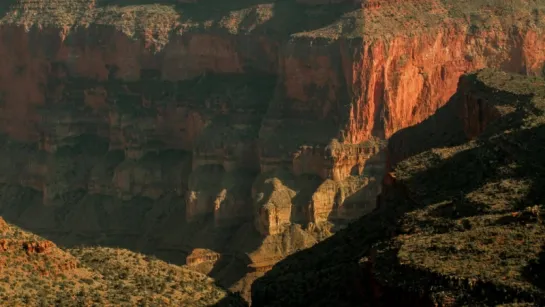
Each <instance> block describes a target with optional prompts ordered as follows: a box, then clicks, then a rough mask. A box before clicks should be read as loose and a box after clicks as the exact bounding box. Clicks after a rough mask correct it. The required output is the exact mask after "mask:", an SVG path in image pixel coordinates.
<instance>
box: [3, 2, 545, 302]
mask: <svg viewBox="0 0 545 307" xmlns="http://www.w3.org/2000/svg"><path fill="white" fill-rule="evenodd" d="M232 2H233V3H219V2H217V1H206V0H201V1H148V2H146V3H136V4H127V2H125V1H121V0H118V1H98V0H96V1H95V0H77V1H62V0H51V1H41V0H33V1H31V0H12V1H7V2H5V4H4V3H3V4H1V5H0V14H2V15H1V19H0V40H1V41H2V44H0V134H1V142H2V145H1V146H0V182H1V184H0V213H1V215H2V216H3V217H4V218H5V219H6V220H7V221H8V222H10V223H13V224H16V225H18V226H20V227H23V228H25V229H28V230H30V231H32V232H34V233H37V234H40V235H41V236H44V237H46V238H47V239H49V240H51V241H53V242H55V243H57V244H61V245H65V246H74V245H102V246H113V247H117V246H121V247H124V248H127V249H130V250H135V251H140V252H143V253H148V254H153V255H157V256H158V257H160V258H162V259H165V260H168V261H171V262H173V263H181V264H183V263H184V262H185V259H186V258H188V256H194V257H189V259H192V260H191V261H192V262H191V263H198V266H199V268H200V270H201V271H202V272H203V273H207V274H209V275H211V276H213V277H214V278H215V279H217V280H218V281H219V282H220V283H221V284H222V285H224V286H225V287H228V288H230V289H231V290H233V291H242V292H243V294H244V296H246V297H247V298H248V296H249V291H250V285H251V281H252V280H253V279H255V278H257V277H260V276H262V275H263V274H264V273H265V272H267V271H268V270H269V269H270V268H272V267H273V265H274V264H275V263H276V262H278V261H279V260H281V259H283V258H284V257H286V256H288V255H290V254H292V253H294V252H296V251H298V250H301V249H305V248H309V247H311V246H313V245H315V244H316V243H318V242H320V241H322V240H324V239H325V238H327V237H330V236H331V234H332V233H335V232H337V231H338V230H339V229H342V228H344V227H346V226H347V225H348V224H349V223H350V222H352V221H354V220H356V219H357V218H359V217H361V216H363V215H366V214H368V213H370V212H372V211H373V210H374V209H375V207H376V204H377V200H380V197H379V195H381V192H382V189H383V181H384V180H383V179H384V177H385V174H387V173H388V172H389V170H390V168H391V166H392V165H393V164H395V163H396V162H397V161H399V160H401V159H403V158H405V157H406V156H407V155H406V154H405V151H407V152H409V151H410V150H411V148H412V147H415V146H416V147H418V146H419V142H420V140H419V139H414V140H412V142H413V143H407V142H405V141H400V142H398V143H395V142H393V143H392V144H397V145H390V146H388V140H389V138H390V137H391V136H392V135H394V134H395V133H396V132H398V131H400V130H402V129H404V128H407V127H411V126H413V125H416V124H419V123H421V122H422V121H424V120H425V119H426V118H428V117H430V116H431V115H432V114H434V113H435V112H436V111H437V110H438V109H440V108H441V107H443V106H444V105H445V104H446V103H447V102H448V101H449V99H450V98H451V97H452V96H453V95H454V94H455V92H456V90H457V86H458V81H459V78H460V76H462V75H463V74H464V73H466V72H470V71H475V70H478V69H480V68H484V67H495V68H498V69H502V70H505V71H510V72H515V73H521V74H526V75H541V74H544V73H545V65H544V63H545V33H544V31H543V29H545V17H544V16H545V14H544V11H545V3H543V2H542V1H524V0H516V1H513V2H512V3H509V4H506V3H505V1H500V0H491V1H488V2H485V1H482V2H481V1H473V2H471V3H469V2H463V1H462V2H460V1H453V0H441V1H439V0H419V1H416V0H414V1H379V0H374V1H291V0H286V1H272V0H271V1H269V2H265V1H258V0H247V1H232ZM468 112H475V110H468ZM468 129H473V130H474V133H479V132H480V131H481V128H480V127H479V126H477V127H473V126H472V127H471V128H468ZM194 250H195V252H194ZM203 250H209V251H210V252H203V253H202V257H201V258H202V259H201V258H199V257H200V256H199V255H200V252H201V251H203ZM220 255H221V256H220ZM210 261H212V262H213V263H210V265H202V264H203V263H204V264H206V262H210Z"/></svg>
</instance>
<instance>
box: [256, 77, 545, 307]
mask: <svg viewBox="0 0 545 307" xmlns="http://www.w3.org/2000/svg"><path fill="white" fill-rule="evenodd" d="M544 111H545V82H544V80H542V79H538V78H527V77H523V76H519V75H510V74H507V73H504V72H497V71H493V70H482V71H479V72H478V73H476V74H472V75H466V76H463V77H462V78H461V81H460V85H459V89H458V92H457V94H456V95H455V96H454V97H453V99H452V100H451V102H449V104H447V105H446V106H445V107H444V109H441V110H439V112H438V113H437V114H436V115H435V116H434V117H432V118H430V119H428V120H427V121H425V122H423V123H422V124H421V125H418V126H416V127H412V128H409V129H407V131H401V132H400V133H398V134H397V135H394V136H393V137H392V142H391V144H390V145H391V146H401V145H400V144H403V143H405V144H407V143H410V142H415V141H416V142H419V144H420V149H418V148H416V147H418V146H414V144H411V145H412V148H411V150H408V151H407V153H412V154H414V155H413V156H411V157H409V158H407V159H405V160H403V161H402V162H400V163H399V164H398V165H397V166H396V168H395V172H394V174H393V175H392V177H395V180H394V183H393V184H390V185H385V191H384V195H383V203H382V205H381V206H380V207H379V208H378V209H377V210H375V211H374V212H373V213H371V214H370V215H368V216H365V217H363V218H361V219H359V220H358V221H357V222H354V223H353V224H351V225H350V226H349V227H347V228H346V229H345V230H343V231H341V232H339V233H337V234H336V235H334V236H333V237H331V238H330V239H327V240H325V241H324V242H322V243H320V244H317V245H316V246H314V247H312V248H310V249H308V250H305V251H302V252H299V253H297V254H294V255H292V256H290V257H288V258H286V259H285V260H284V261H282V262H280V263H279V264H277V265H276V266H275V267H274V268H273V269H272V270H271V271H270V272H268V273H267V274H266V275H265V277H263V278H261V279H259V280H257V281H256V282H255V283H254V285H253V287H252V302H253V303H254V305H255V306H327V305H328V304H333V303H334V302H338V303H336V306H339V305H343V306H433V305H434V304H439V305H440V306H462V305H470V306H482V305H497V304H516V303H519V304H520V305H519V306H521V305H525V306H526V305H528V306H532V305H533V304H536V305H543V304H545V291H544V287H545V282H544V280H545V279H544V277H543V264H542V263H543V261H544V260H545V256H544V255H545V250H544V249H543V248H544V244H545V226H544V225H543V221H542V219H543V210H544V206H543V205H544V199H545V198H544V196H545V195H544V193H545V190H543V186H544V183H545V182H544V181H545V160H544V159H543V157H545V125H544V124H545V114H544ZM453 119H457V120H453ZM447 123H448V126H445V125H446V124H447ZM442 124H443V128H438V129H435V130H431V129H433V128H434V127H440V126H441V125H442ZM476 134H477V135H478V136H477V137H475V138H473V139H469V138H465V140H464V137H463V136H464V135H467V136H469V137H471V136H474V135H476ZM441 138H442V139H443V143H440V142H439V140H440V139H441ZM428 142H429V143H430V144H427V143H428ZM419 152H420V153H419ZM436 306H437V305H436Z"/></svg>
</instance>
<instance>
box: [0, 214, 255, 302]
mask: <svg viewBox="0 0 545 307" xmlns="http://www.w3.org/2000/svg"><path fill="white" fill-rule="evenodd" d="M0 265H1V267H0V300H1V302H2V306H107V305H115V306H211V305H214V304H217V305H218V306H224V305H225V306H239V305H240V306H244V305H245V303H243V302H242V301H241V300H239V299H238V298H236V297H235V296H233V295H231V294H228V293H227V292H226V291H225V290H223V289H221V288H218V287H217V286H216V285H215V284H214V281H213V280H212V279H211V278H209V277H207V276H206V275H204V274H200V273H197V272H193V271H191V270H188V269H185V268H182V267H179V266H175V265H171V264H168V263H165V262H163V261H160V260H156V259H150V258H149V257H146V256H144V255H141V254H137V253H133V252H130V251H128V250H124V249H113V248H101V247H95V248H83V247H82V248H77V249H71V250H68V251H64V250H61V249H59V248H58V247H56V246H55V244H54V243H52V242H50V241H47V240H44V239H42V238H41V237H38V236H36V235H33V234H31V233H28V232H26V231H24V230H21V229H20V228H18V227H16V226H13V225H8V224H7V223H6V222H5V221H4V220H3V219H1V218H0Z"/></svg>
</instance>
